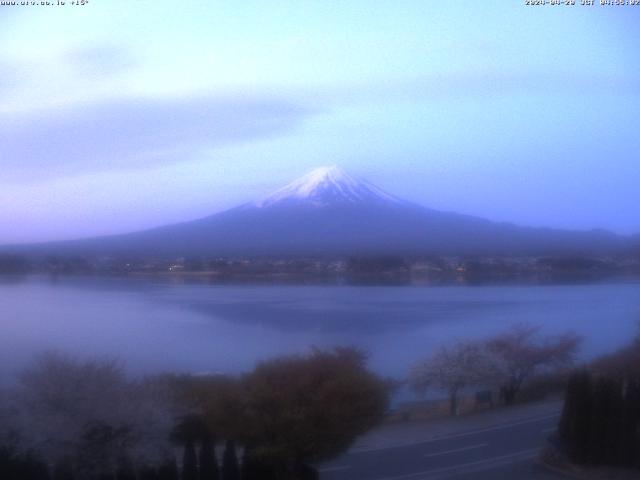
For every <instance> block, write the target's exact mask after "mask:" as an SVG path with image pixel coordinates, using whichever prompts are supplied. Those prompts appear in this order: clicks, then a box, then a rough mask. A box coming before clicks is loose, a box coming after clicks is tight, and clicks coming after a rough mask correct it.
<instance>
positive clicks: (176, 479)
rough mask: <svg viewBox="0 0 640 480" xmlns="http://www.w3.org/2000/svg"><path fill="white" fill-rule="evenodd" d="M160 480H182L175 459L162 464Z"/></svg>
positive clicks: (159, 470) (159, 473)
mask: <svg viewBox="0 0 640 480" xmlns="http://www.w3.org/2000/svg"><path fill="white" fill-rule="evenodd" d="M158 480H180V473H179V472H178V465H177V463H176V459H175V458H173V457H172V458H169V459H167V460H165V461H164V462H163V463H162V465H161V466H160V468H159V469H158Z"/></svg>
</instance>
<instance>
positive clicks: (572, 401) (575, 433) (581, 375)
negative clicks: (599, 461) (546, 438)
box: [559, 371, 592, 464]
mask: <svg viewBox="0 0 640 480" xmlns="http://www.w3.org/2000/svg"><path fill="white" fill-rule="evenodd" d="M591 388H592V387H591V375H590V374H589V373H588V372H587V371H580V372H576V373H574V374H573V375H571V377H570V378H569V382H568V384H567V391H566V394H565V403H564V408H563V412H562V418H561V420H560V427H559V434H560V439H561V440H562V443H563V444H564V445H565V447H566V449H567V454H568V455H569V458H570V459H571V461H573V462H575V463H580V464H582V463H585V462H586V460H587V458H588V444H589V430H590V423H591Z"/></svg>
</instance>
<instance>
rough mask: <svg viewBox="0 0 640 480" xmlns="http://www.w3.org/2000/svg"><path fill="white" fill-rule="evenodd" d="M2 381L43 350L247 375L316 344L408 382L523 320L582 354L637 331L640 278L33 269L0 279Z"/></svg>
mask: <svg viewBox="0 0 640 480" xmlns="http://www.w3.org/2000/svg"><path fill="white" fill-rule="evenodd" d="M0 306H1V308H2V313H1V315H2V326H3V328H2V334H1V336H0V362H1V363H0V364H1V365H3V367H2V369H3V371H2V377H0V378H2V380H3V381H8V379H10V378H12V371H15V370H17V369H19V368H20V367H22V366H23V365H24V363H25V362H27V361H28V360H29V359H31V357H32V356H33V354H35V353H37V352H40V351H43V350H52V349H54V350H59V351H63V352H65V353H71V354H73V355H78V356H95V355H106V356H115V357H118V358H120V359H121V360H122V361H124V362H125V363H126V365H127V366H128V367H129V368H131V369H132V370H133V371H135V372H136V373H148V372H156V371H163V370H164V371H166V370H172V371H180V372H191V373H203V372H209V373H239V372H244V371H247V370H249V369H251V368H252V367H253V366H254V365H255V363H256V362H257V361H260V360H263V359H267V358H269V357H272V356H275V355H279V354H283V353H293V352H305V351H308V349H309V348H310V347H312V346H319V347H321V346H336V345H356V346H358V347H361V348H363V349H365V350H366V351H368V352H370V354H371V366H372V368H373V369H374V370H376V371H377V372H379V373H382V374H385V375H391V376H394V377H398V378H402V377H403V376H405V375H406V373H407V370H408V368H409V366H410V365H411V364H412V363H413V362H415V361H416V360H418V359H419V358H421V357H424V356H425V355H429V354H430V353H432V352H433V351H434V347H436V346H438V345H445V344H449V343H453V342H454V341H456V340H459V339H466V338H482V337H486V336H490V335H492V334H496V333H499V332H501V331H504V330H505V329H507V328H508V327H509V326H512V325H514V324H518V323H529V324H533V325H540V326H541V327H542V333H544V334H554V333H562V332H565V331H567V330H573V331H575V332H577V333H579V334H581V335H583V336H584V339H585V342H584V345H583V348H582V351H581V355H582V356H583V357H592V356H594V355H597V354H602V353H607V352H610V351H612V350H614V349H615V348H616V347H618V346H620V345H622V344H624V343H625V342H627V341H628V340H629V338H630V337H631V336H632V335H634V333H635V332H636V329H637V327H636V324H637V321H638V319H640V284H638V283H602V284H584V285H544V286H451V287H386V286H380V287H377V286H376V287H373V286H366V287H360V286H274V285H269V286H250V285H209V284H197V283H196V284H188V283H171V282H160V281H148V280H140V279H126V278H119V279H116V278H84V277H64V278H57V279H55V278H53V277H47V276H32V277H23V278H20V279H18V278H11V279H9V278H5V279H3V280H2V282H1V283H0Z"/></svg>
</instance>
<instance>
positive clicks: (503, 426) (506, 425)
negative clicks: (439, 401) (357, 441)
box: [347, 413, 560, 455]
mask: <svg viewBox="0 0 640 480" xmlns="http://www.w3.org/2000/svg"><path fill="white" fill-rule="evenodd" d="M559 416H560V413H553V414H550V415H544V416H542V417H537V418H531V419H528V420H522V421H519V422H513V423H503V424H501V425H495V426H493V427H487V428H481V429H479V430H471V431H468V432H464V433H455V434H453V435H445V436H442V437H434V438H431V439H428V440H416V441H412V442H405V443H396V444H394V445H388V446H386V447H373V448H363V449H358V450H353V451H351V452H348V453H347V455H355V454H359V453H368V452H378V451H380V450H391V449H393V448H403V447H409V446H412V445H423V444H425V443H433V442H439V441H441V440H449V439H451V438H461V437H468V436H470V435H476V434H478V433H485V432H493V431H495V430H504V429H507V428H511V427H517V426H519V425H526V424H528V423H537V422H542V421H543V420H548V419H551V418H556V417H559Z"/></svg>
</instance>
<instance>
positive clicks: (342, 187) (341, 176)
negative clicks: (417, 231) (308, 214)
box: [254, 166, 404, 208]
mask: <svg viewBox="0 0 640 480" xmlns="http://www.w3.org/2000/svg"><path fill="white" fill-rule="evenodd" d="M372 202H373V203H380V202H384V203H389V202H391V203H404V202H403V201H402V200H400V199H399V198H397V197H395V196H393V195H391V194H389V193H387V192H385V191H383V190H381V189H379V188H378V187H376V186H375V185H373V184H371V183H369V182H367V181H365V180H361V179H356V178H354V177H352V176H351V175H349V174H348V173H347V172H345V171H344V170H342V169H341V168H339V167H337V166H329V167H320V168H317V169H315V170H313V171H312V172H310V173H308V174H306V175H304V176H303V177H300V178H299V179H297V180H294V181H293V182H291V183H290V184H288V185H286V186H285V187H283V188H281V189H279V190H277V191H275V192H274V193H272V194H271V195H269V196H267V197H266V198H264V199H262V200H260V201H258V202H256V203H255V204H254V205H255V206H256V207H258V208H266V207H272V206H274V205H283V204H290V203H298V204H299V203H305V204H310V205H314V206H317V207H323V206H329V205H333V204H341V203H342V204H344V203H372Z"/></svg>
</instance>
